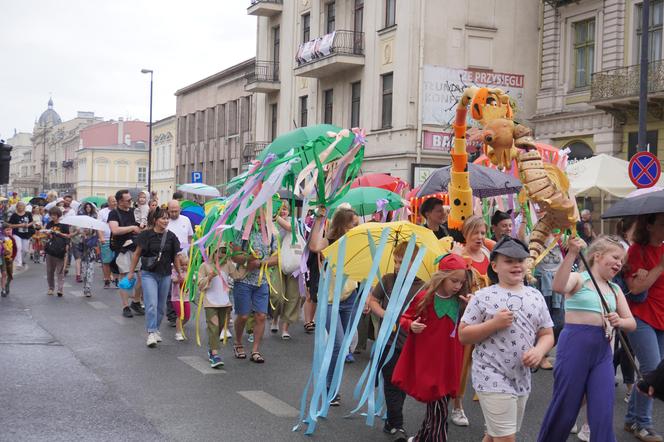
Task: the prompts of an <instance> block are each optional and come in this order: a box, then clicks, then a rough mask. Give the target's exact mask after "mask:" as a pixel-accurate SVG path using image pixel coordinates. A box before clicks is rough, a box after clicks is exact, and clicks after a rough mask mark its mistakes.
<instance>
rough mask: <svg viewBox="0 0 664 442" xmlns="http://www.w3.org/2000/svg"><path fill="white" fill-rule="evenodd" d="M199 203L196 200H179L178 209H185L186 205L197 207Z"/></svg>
mask: <svg viewBox="0 0 664 442" xmlns="http://www.w3.org/2000/svg"><path fill="white" fill-rule="evenodd" d="M199 205H200V204H198V203H197V202H195V201H191V200H182V201H180V209H182V210H184V209H186V208H187V207H198V206H199Z"/></svg>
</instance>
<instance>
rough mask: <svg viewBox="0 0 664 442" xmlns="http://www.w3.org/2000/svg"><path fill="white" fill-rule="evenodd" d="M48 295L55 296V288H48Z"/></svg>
mask: <svg viewBox="0 0 664 442" xmlns="http://www.w3.org/2000/svg"><path fill="white" fill-rule="evenodd" d="M47 295H48V296H53V295H55V290H53V289H48V292H47Z"/></svg>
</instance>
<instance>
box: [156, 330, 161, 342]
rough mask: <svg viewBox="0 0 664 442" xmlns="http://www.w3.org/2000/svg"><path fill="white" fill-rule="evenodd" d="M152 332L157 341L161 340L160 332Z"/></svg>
mask: <svg viewBox="0 0 664 442" xmlns="http://www.w3.org/2000/svg"><path fill="white" fill-rule="evenodd" d="M154 334H155V335H156V338H157V342H161V341H163V339H161V333H160V332H158V331H156V332H154Z"/></svg>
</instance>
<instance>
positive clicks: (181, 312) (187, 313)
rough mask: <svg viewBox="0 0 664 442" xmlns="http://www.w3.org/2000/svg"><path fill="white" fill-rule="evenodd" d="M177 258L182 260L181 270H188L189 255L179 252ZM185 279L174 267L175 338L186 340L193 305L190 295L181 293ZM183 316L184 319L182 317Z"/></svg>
mask: <svg viewBox="0 0 664 442" xmlns="http://www.w3.org/2000/svg"><path fill="white" fill-rule="evenodd" d="M175 259H177V260H179V261H180V270H182V271H183V272H185V273H186V272H187V266H188V264H189V263H188V260H187V255H185V254H184V253H179V254H178V255H177V256H176V257H175ZM183 284H184V280H181V278H180V275H178V272H177V270H175V267H173V270H172V272H171V305H172V306H173V310H175V313H176V315H177V316H176V320H175V340H176V341H184V326H185V324H186V323H187V322H188V321H189V318H190V317H191V307H190V305H189V296H187V294H186V293H182V294H180V292H181V290H182V285H183ZM180 296H183V297H184V299H182V302H180ZM180 318H182V319H180Z"/></svg>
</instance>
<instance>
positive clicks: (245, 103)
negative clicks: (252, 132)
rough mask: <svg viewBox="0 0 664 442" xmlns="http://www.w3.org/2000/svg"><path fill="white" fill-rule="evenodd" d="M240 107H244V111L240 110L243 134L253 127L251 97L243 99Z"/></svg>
mask: <svg viewBox="0 0 664 442" xmlns="http://www.w3.org/2000/svg"><path fill="white" fill-rule="evenodd" d="M240 105H241V106H242V109H240V114H241V118H240V130H241V131H242V132H247V131H249V127H250V125H251V95H247V96H246V97H242V98H241V99H240Z"/></svg>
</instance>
